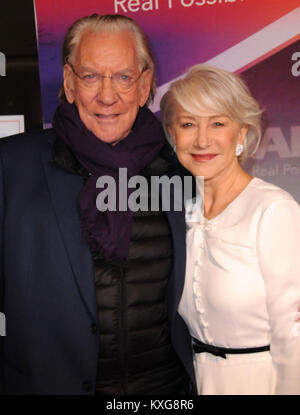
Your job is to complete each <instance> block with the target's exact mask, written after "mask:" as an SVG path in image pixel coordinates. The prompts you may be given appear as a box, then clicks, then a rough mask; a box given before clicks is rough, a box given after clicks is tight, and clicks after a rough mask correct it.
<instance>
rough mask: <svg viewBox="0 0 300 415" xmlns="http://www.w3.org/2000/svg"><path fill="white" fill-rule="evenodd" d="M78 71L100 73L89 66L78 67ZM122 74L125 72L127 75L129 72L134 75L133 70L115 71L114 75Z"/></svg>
mask: <svg viewBox="0 0 300 415" xmlns="http://www.w3.org/2000/svg"><path fill="white" fill-rule="evenodd" d="M79 69H80V70H81V71H89V72H93V73H100V72H98V71H97V70H96V69H95V68H91V67H89V66H79ZM124 72H126V73H129V72H130V73H134V72H135V70H134V69H133V68H122V69H120V70H118V71H116V72H114V73H124Z"/></svg>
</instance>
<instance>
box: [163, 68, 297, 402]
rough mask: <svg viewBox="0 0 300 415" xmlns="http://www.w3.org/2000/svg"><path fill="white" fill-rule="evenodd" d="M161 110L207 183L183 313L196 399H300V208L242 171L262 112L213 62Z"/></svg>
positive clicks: (185, 158)
mask: <svg viewBox="0 0 300 415" xmlns="http://www.w3.org/2000/svg"><path fill="white" fill-rule="evenodd" d="M161 110H162V118H163V123H164V128H165V132H166V134H167V136H168V138H169V139H170V140H171V141H172V142H173V143H174V144H175V145H176V152H177V156H178V159H179V161H180V163H181V164H182V165H183V166H184V167H185V168H186V169H188V170H189V171H190V172H191V173H192V174H193V175H194V176H195V177H196V176H203V177H204V194H202V197H203V208H202V210H201V211H200V213H199V212H197V213H198V214H199V215H200V217H198V219H197V220H196V221H195V220H193V218H195V216H193V215H192V216H188V217H187V235H186V243H187V265H186V275H185V283H184V289H183V292H182V296H181V300H180V303H179V307H178V311H179V313H180V315H181V316H182V318H183V319H184V320H185V322H186V324H187V326H188V328H189V331H190V334H191V336H192V347H193V351H194V368H195V373H196V379H197V388H198V393H199V394H300V336H299V330H298V327H297V323H296V322H295V314H296V309H297V306H298V304H299V298H300V251H299V249H300V248H299V247H300V207H299V205H298V203H297V202H296V201H295V200H294V199H293V197H292V196H291V195H290V194H288V193H287V192H286V191H284V190H283V189H280V188H279V187H276V186H274V185H273V184H271V183H267V182H265V181H263V180H261V179H259V178H256V177H253V176H251V175H250V174H248V173H247V172H246V171H245V170H244V169H243V167H242V165H241V162H243V161H244V160H245V159H246V158H247V157H248V156H249V155H250V154H252V153H253V152H254V151H255V149H256V148H257V147H258V144H259V141H260V137H261V127H260V117H261V110H260V108H259V106H258V104H257V102H256V101H255V99H254V98H253V97H252V96H251V94H250V92H249V90H248V88H247V86H246V85H245V84H244V83H243V81H242V80H241V79H240V78H239V77H238V76H236V75H234V74H232V73H229V72H226V71H224V70H221V69H217V68H214V67H210V66H206V65H197V66H195V67H192V68H191V69H190V70H189V71H188V73H187V74H186V75H185V77H184V78H182V79H179V80H177V81H175V82H174V83H173V84H172V85H171V87H170V89H169V91H168V92H167V94H166V95H165V96H164V97H163V99H162V103H161ZM188 207H189V206H188Z"/></svg>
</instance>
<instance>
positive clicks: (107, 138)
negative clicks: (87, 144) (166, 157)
mask: <svg viewBox="0 0 300 415" xmlns="http://www.w3.org/2000/svg"><path fill="white" fill-rule="evenodd" d="M138 64H139V62H138V55H137V51H136V46H135V41H134V39H133V37H132V35H131V34H130V33H128V32H121V33H101V32H100V33H95V32H90V31H87V32H86V33H84V34H83V36H82V38H81V40H80V42H79V45H78V48H77V52H76V57H75V61H74V64H73V67H74V70H75V71H76V73H77V74H79V75H80V76H81V77H83V76H84V77H85V79H91V78H92V77H94V76H95V74H96V75H97V74H101V75H105V76H106V77H105V78H102V80H99V81H98V82H96V84H95V85H93V86H92V87H91V85H89V84H88V83H87V82H85V81H83V80H82V79H80V78H78V77H77V76H75V75H74V74H73V72H72V69H71V67H70V65H68V64H67V65H65V67H64V88H65V93H66V97H67V100H68V102H69V103H73V102H74V101H75V104H76V106H77V108H78V112H79V116H80V118H81V120H82V122H83V123H84V124H85V126H86V127H87V128H88V129H89V130H90V131H91V132H92V133H94V134H95V135H96V137H98V138H99V139H100V140H102V141H104V142H106V143H116V142H118V141H120V140H122V139H123V138H125V137H126V136H127V135H128V134H129V132H130V131H131V128H132V126H133V124H134V121H135V119H136V116H137V113H138V110H139V107H140V106H141V107H142V106H143V105H144V104H145V103H146V101H147V99H148V96H149V92H150V87H151V75H152V73H151V71H150V70H146V71H145V72H143V74H142V75H141V77H140V78H139V79H138V80H137V81H136V82H134V83H133V85H132V86H131V87H130V89H128V90H126V91H120V89H119V88H118V87H117V86H116V85H115V83H114V82H112V79H111V78H110V77H107V76H111V75H115V74H124V76H127V75H128V76H131V77H133V78H134V79H136V78H138V76H139V75H140V73H141V71H140V69H139V65H138Z"/></svg>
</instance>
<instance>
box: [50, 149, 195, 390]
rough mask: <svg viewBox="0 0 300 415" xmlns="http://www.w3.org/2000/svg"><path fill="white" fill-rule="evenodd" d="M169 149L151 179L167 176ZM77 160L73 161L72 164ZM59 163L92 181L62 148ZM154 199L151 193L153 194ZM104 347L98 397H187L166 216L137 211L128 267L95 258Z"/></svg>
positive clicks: (149, 170) (151, 171)
mask: <svg viewBox="0 0 300 415" xmlns="http://www.w3.org/2000/svg"><path fill="white" fill-rule="evenodd" d="M171 151H172V150H170V147H169V145H168V144H166V145H165V147H164V148H163V149H162V151H161V152H160V154H159V156H158V157H157V158H156V159H155V160H154V161H153V162H152V163H151V165H149V166H148V167H147V168H146V169H144V170H143V171H142V172H140V174H141V175H143V176H144V177H146V178H147V180H148V183H149V189H150V180H151V176H160V175H162V174H164V173H165V172H166V171H167V170H168V168H169V166H170V160H171V153H170V152H171ZM72 158H73V159H72ZM55 160H56V162H58V163H59V164H60V165H61V166H62V165H63V166H64V168H67V169H68V170H73V172H77V173H78V174H81V175H82V176H83V177H86V172H85V171H84V169H83V168H82V167H81V166H80V165H79V164H78V162H77V161H76V159H75V160H74V156H73V155H72V154H71V153H69V151H68V150H67V149H65V148H64V146H62V145H61V144H59V143H56V156H55ZM149 197H150V194H149ZM93 260H94V271H95V286H96V301H97V310H98V327H97V328H96V327H95V330H98V331H99V335H100V347H99V358H98V370H97V382H96V393H97V394H109V395H112V394H114V395H115V394H185V393H187V392H188V389H189V386H188V383H189V381H188V377H187V374H186V372H185V370H184V368H183V366H182V365H181V363H180V361H179V359H178V357H177V356H176V354H175V352H174V350H173V348H172V346H171V341H170V333H169V322H168V315H167V309H166V304H165V301H166V292H167V285H168V279H169V277H170V274H171V271H172V265H173V249H172V237H171V232H170V228H169V225H168V221H167V218H166V215H165V214H164V213H163V212H162V211H158V212H151V211H147V212H141V211H139V212H136V213H134V217H133V226H132V236H131V244H130V250H129V256H128V259H127V261H126V262H124V263H114V262H108V261H105V260H104V259H102V258H99V257H98V256H97V255H95V256H94V257H93Z"/></svg>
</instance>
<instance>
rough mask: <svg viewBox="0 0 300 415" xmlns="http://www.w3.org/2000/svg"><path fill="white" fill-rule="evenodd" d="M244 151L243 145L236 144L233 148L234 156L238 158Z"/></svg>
mask: <svg viewBox="0 0 300 415" xmlns="http://www.w3.org/2000/svg"><path fill="white" fill-rule="evenodd" d="M243 151H244V145H243V144H237V145H236V148H235V155H236V156H237V157H238V156H240V155H241V154H242V152H243Z"/></svg>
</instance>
